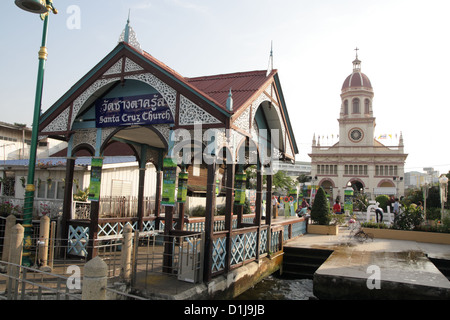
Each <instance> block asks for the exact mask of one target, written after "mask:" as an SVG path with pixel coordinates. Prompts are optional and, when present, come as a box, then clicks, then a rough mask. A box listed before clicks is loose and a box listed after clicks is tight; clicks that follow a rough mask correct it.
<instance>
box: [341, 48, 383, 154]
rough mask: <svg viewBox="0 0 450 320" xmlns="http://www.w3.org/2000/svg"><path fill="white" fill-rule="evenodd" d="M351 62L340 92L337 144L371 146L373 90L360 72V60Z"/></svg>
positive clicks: (373, 127) (372, 136)
mask: <svg viewBox="0 0 450 320" xmlns="http://www.w3.org/2000/svg"><path fill="white" fill-rule="evenodd" d="M358 50H359V49H358V48H356V49H355V51H356V58H355V60H353V72H352V73H351V74H350V75H349V76H348V77H347V78H346V79H345V81H344V83H343V85H342V90H341V101H342V104H341V110H340V116H339V119H338V121H339V144H340V145H341V146H355V147H357V146H373V140H374V131H375V117H374V116H373V110H372V101H373V97H374V93H373V88H372V85H371V83H370V80H369V78H368V77H367V76H366V75H365V74H364V73H362V72H361V60H359V59H358Z"/></svg>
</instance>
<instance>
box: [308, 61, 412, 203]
mask: <svg viewBox="0 0 450 320" xmlns="http://www.w3.org/2000/svg"><path fill="white" fill-rule="evenodd" d="M373 99H374V91H373V88H372V84H371V83H370V80H369V78H368V77H367V75H365V74H364V73H362V72H361V61H360V60H359V59H358V55H356V59H355V60H354V61H353V72H352V73H351V74H350V75H349V76H348V77H347V78H346V79H345V81H344V83H343V85H342V90H341V101H342V103H341V110H340V114H339V119H338V122H339V141H338V142H337V143H335V144H334V145H331V146H330V145H329V146H325V145H323V143H321V141H320V136H319V137H318V138H317V139H316V135H315V134H314V137H313V141H312V152H311V153H310V154H309V156H310V157H311V175H312V178H313V183H314V184H315V185H318V186H321V187H322V188H323V189H324V190H325V191H326V192H327V194H328V195H329V196H330V197H331V200H332V201H333V202H334V201H335V200H336V198H337V197H338V196H339V197H340V199H341V201H342V200H343V197H344V189H345V188H347V187H348V186H350V185H351V186H352V187H353V189H354V191H355V192H362V193H365V194H369V195H370V196H371V198H372V199H374V198H375V197H376V196H377V195H380V194H386V195H392V196H395V197H401V196H403V194H404V179H403V177H404V165H405V160H406V157H407V154H405V153H404V145H403V136H402V134H401V133H400V135H399V139H398V143H397V144H396V145H395V146H386V145H384V144H383V143H381V142H380V141H378V140H377V139H376V137H375V133H374V132H375V125H376V124H375V116H374V111H373ZM369 199H370V198H369Z"/></svg>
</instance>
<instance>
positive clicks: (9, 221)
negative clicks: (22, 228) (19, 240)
mask: <svg viewBox="0 0 450 320" xmlns="http://www.w3.org/2000/svg"><path fill="white" fill-rule="evenodd" d="M15 225H16V217H15V216H14V215H12V214H10V215H9V216H8V217H7V218H6V224H5V236H4V242H3V252H2V261H6V262H7V261H9V246H10V243H11V233H12V228H13V227H14V226H15Z"/></svg>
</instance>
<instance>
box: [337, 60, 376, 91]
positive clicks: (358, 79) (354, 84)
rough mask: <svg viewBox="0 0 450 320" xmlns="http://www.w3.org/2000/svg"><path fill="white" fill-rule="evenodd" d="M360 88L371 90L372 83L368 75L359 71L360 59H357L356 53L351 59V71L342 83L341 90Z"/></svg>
mask: <svg viewBox="0 0 450 320" xmlns="http://www.w3.org/2000/svg"><path fill="white" fill-rule="evenodd" d="M361 88H365V89H369V90H372V84H371V83H370V80H369V77H368V76H366V75H365V74H364V73H362V72H361V61H360V60H359V59H358V55H356V59H355V60H354V61H353V72H352V74H351V75H349V76H348V77H347V78H346V79H345V81H344V83H343V84H342V91H344V90H345V91H346V90H348V89H361Z"/></svg>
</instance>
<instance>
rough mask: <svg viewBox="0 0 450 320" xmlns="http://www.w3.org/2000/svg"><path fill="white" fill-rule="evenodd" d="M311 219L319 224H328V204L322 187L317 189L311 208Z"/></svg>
mask: <svg viewBox="0 0 450 320" xmlns="http://www.w3.org/2000/svg"><path fill="white" fill-rule="evenodd" d="M311 219H312V220H313V221H314V222H315V223H317V224H320V225H329V224H330V221H331V214H330V205H329V203H328V200H327V197H326V194H325V191H324V190H323V189H322V187H320V188H319V189H318V190H317V194H316V197H315V198H314V204H313V206H312V208H311Z"/></svg>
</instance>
